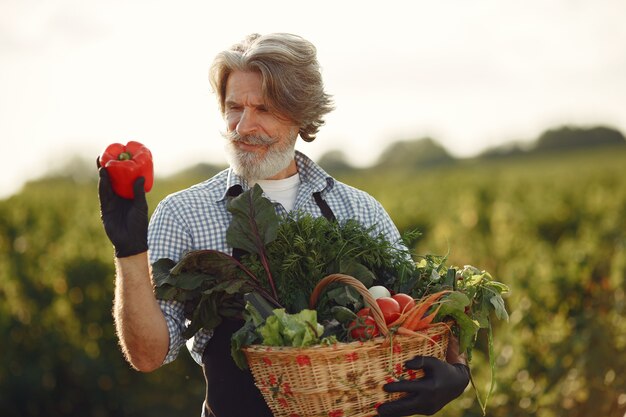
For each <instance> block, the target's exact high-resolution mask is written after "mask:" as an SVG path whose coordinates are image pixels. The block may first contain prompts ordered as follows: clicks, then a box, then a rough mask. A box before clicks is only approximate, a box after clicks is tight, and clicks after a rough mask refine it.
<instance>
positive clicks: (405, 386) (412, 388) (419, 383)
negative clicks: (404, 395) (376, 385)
mask: <svg viewBox="0 0 626 417" xmlns="http://www.w3.org/2000/svg"><path fill="white" fill-rule="evenodd" d="M430 385H431V383H430V381H427V380H424V379H414V380H411V381H398V382H390V383H388V384H385V385H383V390H385V392H424V391H425V390H427V389H430Z"/></svg>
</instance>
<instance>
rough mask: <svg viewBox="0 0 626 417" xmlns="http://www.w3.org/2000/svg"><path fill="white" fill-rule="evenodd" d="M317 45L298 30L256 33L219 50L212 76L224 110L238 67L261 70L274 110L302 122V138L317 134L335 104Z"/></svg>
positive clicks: (300, 126) (307, 139)
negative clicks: (229, 83)
mask: <svg viewBox="0 0 626 417" xmlns="http://www.w3.org/2000/svg"><path fill="white" fill-rule="evenodd" d="M316 55H317V50H316V48H315V46H314V45H313V44H312V43H311V42H309V41H307V40H305V39H303V38H301V37H300V36H297V35H292V34H289V33H272V34H268V35H264V36H261V35H259V34H256V33H255V34H252V35H249V36H248V37H247V38H245V39H244V40H243V41H242V42H240V43H237V44H235V45H233V46H232V47H231V48H230V49H228V50H225V51H222V52H220V53H219V54H217V56H216V57H215V60H214V61H213V64H212V65H211V69H210V71H209V79H210V81H211V87H212V88H213V91H214V92H215V94H216V95H217V99H218V102H219V105H220V111H221V112H222V115H223V114H224V111H225V108H224V100H225V94H226V82H227V80H228V77H229V75H230V74H231V73H232V72H233V71H258V72H259V73H260V74H261V77H262V80H263V81H262V89H263V97H264V99H265V100H266V101H267V103H266V104H267V105H268V106H269V107H270V109H271V110H272V111H273V112H275V113H277V114H278V115H280V116H283V117H287V118H288V119H290V120H291V121H293V122H294V123H295V124H296V125H297V126H299V129H300V130H299V133H300V136H301V137H302V139H304V140H305V141H307V142H311V141H313V140H314V139H315V135H316V134H317V132H318V130H319V128H320V126H322V125H323V124H324V120H323V116H324V115H326V114H327V113H329V112H330V111H332V110H333V109H334V106H333V103H332V99H331V96H330V95H328V94H326V93H325V92H324V85H323V82H322V75H321V72H320V66H319V63H318V62H317V57H316Z"/></svg>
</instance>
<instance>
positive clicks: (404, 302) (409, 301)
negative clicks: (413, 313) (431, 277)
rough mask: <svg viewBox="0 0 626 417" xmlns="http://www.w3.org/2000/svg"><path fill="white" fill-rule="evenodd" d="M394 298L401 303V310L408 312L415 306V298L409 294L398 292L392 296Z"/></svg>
mask: <svg viewBox="0 0 626 417" xmlns="http://www.w3.org/2000/svg"><path fill="white" fill-rule="evenodd" d="M391 298H393V299H394V300H396V301H397V302H398V304H400V311H401V312H403V313H404V312H406V311H409V310H410V309H412V308H413V307H414V306H415V300H414V299H413V297H411V296H410V295H408V294H404V293H398V294H394V295H392V296H391Z"/></svg>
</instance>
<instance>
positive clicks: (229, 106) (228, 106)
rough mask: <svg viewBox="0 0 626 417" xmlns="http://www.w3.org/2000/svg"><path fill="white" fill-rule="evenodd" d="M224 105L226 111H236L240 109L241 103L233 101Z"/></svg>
mask: <svg viewBox="0 0 626 417" xmlns="http://www.w3.org/2000/svg"><path fill="white" fill-rule="evenodd" d="M224 107H225V109H226V112H237V111H240V110H241V105H240V104H237V103H233V102H226V104H225V106H224Z"/></svg>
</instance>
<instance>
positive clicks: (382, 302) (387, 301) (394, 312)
mask: <svg viewBox="0 0 626 417" xmlns="http://www.w3.org/2000/svg"><path fill="white" fill-rule="evenodd" d="M376 303H377V304H378V306H379V307H380V309H381V311H382V312H383V317H384V318H385V324H389V323H392V322H394V321H396V320H397V319H398V317H400V313H401V312H402V310H401V309H400V303H398V302H397V301H396V300H394V299H393V298H391V297H380V298H377V299H376Z"/></svg>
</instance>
